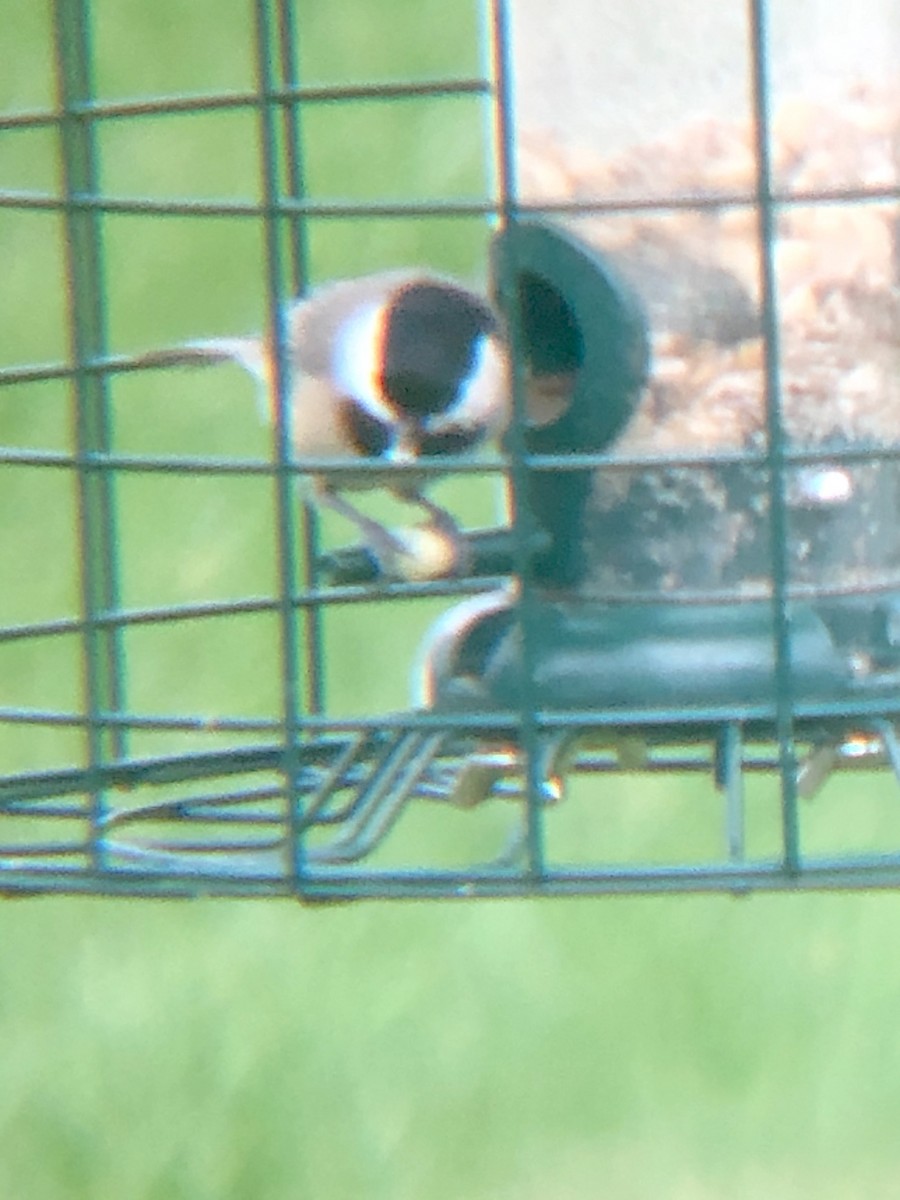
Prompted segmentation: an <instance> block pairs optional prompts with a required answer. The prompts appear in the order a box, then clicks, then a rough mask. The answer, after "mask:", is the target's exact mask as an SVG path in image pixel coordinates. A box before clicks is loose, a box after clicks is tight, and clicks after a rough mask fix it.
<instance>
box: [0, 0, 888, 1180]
mask: <svg viewBox="0 0 900 1200" xmlns="http://www.w3.org/2000/svg"><path fill="white" fill-rule="evenodd" d="M47 8H48V6H45V5H43V4H19V3H16V2H14V0H0V30H2V33H0V109H2V110H3V111H10V110H19V109H22V110H29V109H36V108H42V107H47V106H51V105H52V104H53V102H54V85H53V57H52V49H51V47H52V39H51V36H50V27H49V16H48V11H47ZM298 10H299V16H300V20H299V27H300V37H301V59H302V64H303V72H304V77H305V78H306V80H307V81H308V82H320V83H321V82H341V81H361V80H366V79H390V78H398V77H399V78H409V77H412V78H423V77H429V76H432V75H440V74H449V75H451V76H454V77H455V76H462V75H466V74H469V73H473V72H475V71H476V70H477V69H478V66H479V63H480V62H481V61H482V54H483V50H482V49H481V47H480V45H479V43H480V40H481V23H480V17H479V13H478V11H477V6H475V5H470V4H469V3H464V2H462V0H459V2H458V3H454V4H449V3H447V0H416V2H415V3H409V0H328V2H327V3H326V2H325V0H305V2H302V0H301V2H299V3H298ZM93 15H94V40H95V47H96V54H97V77H96V85H97V92H98V95H99V96H100V97H102V98H105V99H115V98H123V97H124V98H127V97H136V96H150V95H153V96H156V95H173V94H176V93H182V92H187V93H201V92H207V91H214V90H220V89H245V88H250V87H252V86H253V81H254V66H253V62H254V52H253V25H252V12H251V6H250V5H249V4H245V3H239V2H238V0H219V2H216V0H193V2H192V3H191V4H189V5H188V4H184V3H183V2H182V0H156V2H154V3H149V2H146V0H144V2H143V3H141V2H139V0H96V2H95V3H94V5H93ZM304 121H305V132H306V135H307V145H308V148H309V158H308V163H307V166H308V171H309V183H310V188H311V190H312V192H313V194H314V195H316V196H318V197H322V198H325V197H334V196H339V197H345V198H346V197H356V198H377V197H391V198H403V197H428V196H434V195H439V196H447V197H453V196H460V195H464V196H465V195H467V196H479V195H481V194H482V193H483V190H484V188H485V186H486V178H485V161H486V151H485V139H484V134H485V129H486V126H485V115H484V113H483V111H482V109H481V106H480V105H479V103H478V102H477V101H476V100H473V99H469V100H454V101H449V100H445V101H437V100H429V101H424V102H418V103H412V102H409V103H405V104H401V103H394V104H377V103H369V104H367V105H361V106H358V107H354V108H350V109H348V108H337V107H330V108H323V109H315V110H313V109H311V110H309V112H308V115H307V116H306V117H305V118H304ZM256 134H257V126H256V122H255V118H254V116H253V114H252V112H243V111H239V112H230V113H223V114H215V115H190V116H178V117H165V118H159V117H158V118H147V119H142V120H129V121H122V122H108V123H106V124H104V125H103V126H102V128H101V133H100V155H101V163H102V183H103V186H104V188H105V190H106V191H107V192H109V193H110V194H112V195H122V196H142V195H146V196H153V197H157V198H172V197H184V196H194V197H198V198H202V197H206V198H232V199H250V200H255V199H257V198H258V191H257V189H258V144H257V140H256ZM57 186H58V167H57V160H56V139H55V135H54V133H53V132H52V131H44V130H29V131H7V132H0V187H3V188H21V189H47V190H53V189H56V188H57ZM309 233H310V247H311V262H312V268H313V274H314V277H315V278H317V279H323V278H328V277H331V276H338V275H341V274H349V273H356V272H360V271H363V270H369V269H374V268H377V267H379V266H382V265H395V264H398V263H405V262H412V263H414V262H422V261H425V262H428V263H430V264H432V265H434V266H436V267H439V268H441V269H444V270H448V271H453V272H455V273H457V274H461V275H463V276H465V277H468V278H472V279H473V280H475V281H477V280H478V279H479V276H481V275H483V261H484V245H485V237H486V233H485V229H484V226H483V224H482V223H480V222H478V221H473V220H443V221H412V220H409V221H387V220H385V221H375V222H361V221H349V220H346V221H321V222H319V223H315V224H313V226H312V227H311V229H310V231H309ZM104 238H105V249H106V260H107V261H106V265H107V317H108V326H109V341H110V347H109V348H110V350H111V351H113V352H117V353H119V352H121V353H131V352H135V351H139V350H141V349H144V348H147V347H151V346H157V345H165V344H167V343H169V342H172V341H177V340H179V339H182V338H186V337H193V336H199V335H203V334H210V333H218V332H222V333H225V332H235V333H237V332H244V331H246V330H248V329H253V328H255V327H257V326H258V325H259V322H260V320H261V314H262V313H263V312H264V304H265V292H264V272H263V268H262V249H263V238H262V229H261V225H260V223H259V222H258V221H256V220H253V219H247V218H219V219H208V220H197V219H189V218H176V217H165V218H164V217H148V216H143V217H138V216H110V217H109V218H107V219H106V221H105V222H104ZM0 262H2V264H3V265H2V280H3V282H2V286H0V365H4V366H6V365H13V364H19V363H25V362H53V361H61V360H64V359H65V357H66V355H67V335H66V295H65V286H64V277H65V276H64V255H63V242H62V230H61V224H60V221H59V219H58V217H57V216H56V215H54V214H44V213H35V212H28V213H23V212H20V211H17V210H15V209H0ZM112 403H113V410H114V415H115V428H116V444H117V446H118V447H119V448H120V449H123V450H133V451H135V452H143V453H169V452H171V453H200V454H221V455H232V454H233V455H245V454H256V455H264V454H266V453H267V452H268V440H267V439H268V434H267V432H266V430H265V428H264V427H263V426H262V425H261V424H260V422H259V420H258V418H257V414H256V412H255V408H254V404H253V394H252V388H251V387H250V385H249V384H248V383H247V382H246V381H245V380H244V379H243V378H242V377H241V376H240V375H239V374H238V373H237V372H228V371H225V372H223V373H218V374H217V373H215V372H213V373H208V374H202V375H198V376H173V375H171V374H166V375H165V376H163V375H159V374H155V373H154V374H145V375H141V376H123V377H119V378H117V379H116V380H115V381H114V383H113V385H112ZM0 438H2V440H3V441H4V442H6V443H9V444H12V445H21V446H35V447H44V448H57V449H66V448H69V447H70V446H71V438H72V432H71V420H70V401H69V394H68V390H67V388H66V387H65V386H64V385H62V384H52V383H50V384H40V385H38V384H35V385H29V386H16V387H8V388H2V389H0ZM444 487H445V490H444V491H443V492H439V495H442V496H445V497H450V499H451V501H452V503H453V504H454V507H455V508H456V509H457V510H458V511H459V512H460V514H461V515H462V516H463V517H466V518H467V519H473V520H474V519H483V518H484V517H485V514H488V515H490V513H491V511H492V508H493V505H494V504H495V498H494V492H493V488H492V486H491V485H490V484H489V483H488V482H487V481H483V482H481V483H479V484H478V485H472V486H466V487H465V488H461V487H460V485H458V484H456V485H452V484H447V485H444ZM118 499H119V503H120V516H121V520H120V533H121V555H122V564H121V565H122V578H123V602H124V603H125V604H127V605H129V606H140V605H145V604H146V605H159V604H165V603H171V602H190V601H194V600H204V599H211V598H228V597H235V596H242V595H248V594H250V595H257V594H267V593H271V591H272V589H273V588H274V586H275V581H276V574H275V557H274V553H273V545H274V543H273V539H272V533H271V526H272V497H271V489H270V487H269V485H268V483H267V482H266V481H264V480H256V479H244V478H237V479H232V478H224V479H223V478H196V479H186V478H181V477H177V478H169V477H165V476H142V475H139V476H128V477H125V478H123V479H122V480H121V483H120V487H119V491H118ZM74 502H75V487H74V483H73V479H72V478H71V476H70V475H69V473H67V472H65V471H51V470H38V469H34V468H28V469H26V468H24V467H22V468H16V467H11V466H8V465H7V466H4V467H3V468H2V471H0V561H2V564H3V577H4V586H3V589H2V594H0V620H2V622H3V623H4V624H6V623H12V622H16V621H29V620H39V619H43V618H47V619H52V618H54V617H58V616H60V615H66V614H71V613H74V612H77V611H78V605H79V597H78V574H77V561H78V547H77V540H76V538H75V533H74V516H73V512H74ZM327 533H328V536H329V537H334V538H336V539H337V540H339V541H340V540H343V539H344V538H345V537H346V529H343V528H341V527H340V525H339V523H338V524H336V525H334V526H332V525H329V526H328V528H327ZM442 607H443V605H441V604H440V603H437V602H429V603H419V604H416V605H399V606H390V605H381V606H375V605H372V606H369V607H367V608H357V609H354V610H348V611H346V612H340V613H336V614H334V616H333V617H332V616H329V619H328V621H327V622H326V626H327V628H326V633H327V649H328V656H329V658H328V662H329V667H328V676H329V677H328V693H329V708H330V710H331V711H334V712H339V713H350V712H370V711H379V710H381V709H385V710H387V709H390V708H392V707H395V706H399V705H402V704H404V703H405V702H406V696H407V680H406V673H407V672H406V664H407V663H408V661H409V659H410V656H411V654H412V651H413V649H414V647H415V644H416V642H417V640H418V638H419V636H420V635H421V632H422V631H423V630H424V629H425V628H426V627H427V624H428V621H429V620H430V619H431V617H433V615H434V614H435V612H437V611H440V610H441V609H442ZM373 629H375V630H376V631H377V632H376V633H375V634H373ZM126 650H127V655H128V663H129V674H130V678H129V700H130V703H131V705H132V707H134V708H135V709H136V710H138V711H142V712H150V713H153V712H156V713H159V712H176V713H184V712H208V713H219V712H225V713H229V712H231V713H242V714H247V715H263V716H265V715H271V714H273V713H277V711H278V703H279V691H278V673H277V663H278V659H277V627H276V625H275V622H274V620H272V619H271V618H241V619H237V618H234V619H232V620H229V621H224V622H207V623H200V622H194V623H185V624H181V625H176V626H171V627H169V626H164V627H159V628H156V627H153V628H148V629H144V630H139V631H132V632H131V633H129V634H128V635H127V645H126ZM361 664H364V665H361ZM398 664H399V668H398ZM80 689H81V681H80V660H79V648H78V646H77V644H75V642H74V641H69V640H67V639H43V640H40V641H35V642H29V643H26V644H24V645H16V644H12V645H3V647H2V653H0V703H2V704H4V705H13V704H15V705H22V706H26V705H34V706H39V707H52V706H59V707H62V708H70V709H72V708H74V709H77V708H78V706H79V705H80V703H81V690H80ZM202 744H206V743H203V742H202V739H197V738H190V737H188V736H186V735H177V736H176V735H173V734H167V735H161V734H149V733H148V734H144V735H140V736H136V737H135V739H134V742H133V749H134V750H135V752H136V753H140V752H146V753H155V752H163V751H168V750H174V749H179V748H188V749H189V748H193V747H195V746H198V745H202ZM0 754H2V763H3V768H2V769H3V770H4V771H11V770H19V769H26V768H33V767H41V766H52V765H56V764H65V763H68V762H71V761H80V758H81V755H82V754H83V746H82V744H81V741H80V739H79V738H78V737H76V735H74V734H70V733H65V732H60V731H47V730H45V729H35V728H30V727H27V726H25V727H4V728H3V729H0ZM708 793H709V789H708V788H706V787H705V786H704V785H700V784H697V783H694V782H690V783H686V782H684V781H682V780H654V781H653V782H652V783H647V782H644V781H641V780H632V779H628V780H624V781H622V782H620V783H616V784H606V785H604V789H603V791H602V793H601V795H600V799H601V800H602V803H601V802H598V800H597V796H596V795H595V793H594V792H593V791H592V790H591V789H590V787H585V786H580V787H579V788H578V789H576V795H575V796H574V797H573V800H572V802H571V804H569V805H567V806H563V807H562V808H561V809H560V811H559V814H558V815H556V814H554V815H553V816H551V818H550V822H549V824H550V825H551V826H552V829H551V836H552V837H555V836H557V833H556V831H557V830H559V831H560V832H559V840H560V844H561V845H562V846H563V847H566V846H569V847H571V846H574V845H578V844H587V845H592V846H595V845H596V844H597V842H596V841H595V842H591V841H590V839H591V838H592V837H594V838H601V839H605V840H604V841H602V842H601V843H600V844H602V845H603V846H604V848H606V849H607V850H608V851H609V852H610V853H621V855H622V857H625V858H627V857H629V856H637V857H638V858H642V859H646V860H650V861H653V860H656V861H663V860H664V859H665V858H666V857H667V856H668V857H671V856H672V855H673V854H674V855H676V856H677V855H678V854H683V855H684V856H685V857H686V858H688V859H690V858H691V857H692V856H702V855H706V854H709V853H714V852H717V851H718V852H721V847H720V846H717V844H716V840H715V839H716V838H717V837H719V836H720V834H719V833H718V832H717V831H718V826H717V824H716V821H715V817H716V814H717V813H718V811H719V804H718V801H717V800H716V799H715V798H714V797H713V796H712V795H711V793H709V794H708ZM750 798H751V810H752V811H751V830H750V833H751V844H753V839H754V838H756V839H757V843H756V844H757V846H758V847H759V848H762V847H765V846H769V845H770V844H771V843H772V841H773V839H774V837H775V835H776V833H777V828H778V812H777V796H776V794H775V789H774V787H773V786H770V785H768V784H767V785H760V786H757V787H754V788H753V789H751V793H750ZM892 806H895V797H893V796H892V794H891V789H890V788H889V787H888V785H887V784H886V783H884V782H881V781H879V782H878V783H877V784H875V783H873V782H872V781H871V780H870V781H867V782H866V781H861V780H860V779H856V780H853V781H850V782H847V781H844V780H842V781H840V782H837V783H832V784H830V785H829V786H828V787H827V788H826V789H825V791H824V792H823V794H822V796H821V797H820V798H819V799H817V800H816V802H815V804H814V805H812V806H807V808H805V809H804V813H803V821H804V824H805V826H807V827H808V830H809V833H810V836H811V838H812V841H813V844H814V845H815V846H816V847H818V848H822V849H827V848H829V847H830V848H832V849H837V848H845V847H846V846H848V845H849V844H857V843H858V844H859V845H860V846H861V847H868V846H871V845H875V844H878V843H879V842H880V841H881V840H882V839H884V838H886V837H887V835H888V834H889V833H893V831H894V829H895V827H896V823H897V820H898V819H900V818H898V817H896V816H894V815H892V811H893V809H892ZM508 821H509V813H508V812H505V811H499V812H494V811H488V812H486V813H484V814H481V813H471V814H470V813H458V814H448V815H442V816H441V818H440V819H439V820H436V819H433V818H431V817H429V815H428V814H425V815H422V814H414V815H413V819H412V820H411V822H410V823H409V829H407V830H405V831H404V832H402V834H401V837H400V839H399V845H400V850H399V851H398V853H400V854H402V855H405V856H406V857H407V859H408V860H409V859H411V860H413V861H415V856H416V853H417V846H418V844H419V843H418V841H417V839H419V838H421V839H422V844H423V845H425V844H428V845H431V841H433V840H434V839H435V838H436V837H437V839H438V840H439V841H440V845H441V847H442V850H443V852H446V853H448V854H450V856H451V857H452V855H453V854H454V853H457V852H458V853H459V854H460V855H462V854H463V853H464V852H467V851H468V850H470V849H471V845H472V843H473V842H474V841H475V840H476V839H477V838H480V837H482V836H485V837H486V838H487V839H488V840H487V842H486V843H485V844H484V850H485V853H487V852H489V851H490V849H491V848H493V846H494V845H495V842H496V841H497V839H500V838H502V836H503V830H504V829H505V828H506V826H507V823H508ZM435 830H437V833H435ZM710 831H712V832H710ZM429 839H431V841H429ZM491 839H494V840H493V841H492V840H491ZM898 916H900V914H898V900H897V897H896V896H894V895H891V894H888V893H885V894H883V895H867V896H866V895H846V896H806V895H804V896H799V895H798V896H790V895H788V896H778V897H757V898H754V899H750V900H735V899H728V898H718V897H716V898H668V899H648V898H638V899H616V900H581V901H553V902H550V901H509V902H497V903H456V904H443V905H441V904H437V903H431V904H413V903H404V904H393V905H392V904H367V905H360V906H357V907H346V908H336V909H326V910H321V911H319V910H303V909H301V908H300V907H299V906H294V905H291V904H288V903H275V902H272V903H263V902H258V903H251V902H235V901H230V902H212V901H198V902H194V903H188V902H168V903H164V902H156V903H153V902H138V901H101V900H96V901H89V900H71V899H54V900H42V901H23V902H20V903H13V902H8V903H6V904H5V905H4V906H3V907H2V908H0V1196H2V1197H6V1196H9V1197H14V1196H15V1197H19V1196H21V1197H28V1198H29V1200H50V1198H53V1200H56V1198H59V1197H85V1198H88V1197H90V1198H91V1200H112V1198H114V1197H116V1198H118V1197H123V1196H129V1197H139V1198H154V1200H155V1198H159V1200H179V1198H181V1197H184V1198H191V1200H204V1198H206V1197H209V1198H210V1200H212V1198H216V1200H221V1198H223V1197H234V1198H235V1200H243V1198H245V1197H254V1200H268V1198H274V1197H295V1196H296V1197H307V1196H308V1197H316V1198H317V1200H344V1198H346V1200H350V1198H351V1197H353V1198H356V1197H359V1196H368V1197H375V1198H378V1197H385V1198H388V1197H390V1198H391V1200H404V1198H406V1197H409V1198H413V1197H415V1198H416V1200H421V1198H424V1197H428V1198H429V1200H462V1198H463V1197H465V1198H466V1200H480V1198H485V1200H486V1198H488V1197H490V1198H491V1200H507V1198H508V1200H512V1198H513V1197H515V1198H516V1200H532V1198H534V1200H538V1198H540V1200H544V1198H552V1200H570V1198H576V1197H578V1198H583V1197H604V1198H609V1200H650V1198H651V1197H657V1196H671V1197H675V1198H676V1200H706V1198H707V1197H710V1198H711V1197H722V1196H728V1197H733V1198H736V1200H744V1198H747V1200H749V1198H753V1200H756V1198H757V1197H767V1200H793V1198H794V1197H807V1196H815V1197H817V1198H822V1200H828V1198H831V1197H834V1198H837V1197H841V1198H843V1197H846V1196H848V1195H857V1194H860V1195H867V1196H869V1197H893V1196H896V1195H898V1194H900V1183H898V1182H897V1160H898V1152H897V1133H896V1131H897V1128H898V1119H900V1062H898V1059H900V1051H898V1040H897V1038H896V1036H895V1034H894V1021H895V1016H896V1011H897V1000H898V969H897V968H896V967H894V966H893V965H892V963H893V957H894V952H895V947H896V944H897V941H896V931H897V926H898Z"/></svg>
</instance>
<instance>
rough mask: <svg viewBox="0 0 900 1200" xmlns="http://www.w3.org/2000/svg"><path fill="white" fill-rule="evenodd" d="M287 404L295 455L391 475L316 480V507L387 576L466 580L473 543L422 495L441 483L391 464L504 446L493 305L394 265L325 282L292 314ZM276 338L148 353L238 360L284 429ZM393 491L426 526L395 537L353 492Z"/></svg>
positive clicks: (504, 358)
mask: <svg viewBox="0 0 900 1200" xmlns="http://www.w3.org/2000/svg"><path fill="white" fill-rule="evenodd" d="M283 328H284V357H283V369H284V371H285V373H286V376H287V377H286V379H285V380H284V381H283V386H284V394H285V396H286V398H287V403H288V404H289V406H290V415H289V429H290V437H291V444H292V449H293V452H294V454H295V455H296V456H297V457H298V458H303V459H310V460H315V459H323V460H330V461H331V462H334V461H340V460H344V459H345V460H347V462H353V461H355V460H356V459H369V460H378V461H379V462H381V463H383V464H384V467H385V470H384V471H381V470H377V469H371V468H370V469H368V470H366V471H362V470H361V471H360V472H359V473H358V474H357V473H355V472H352V471H350V472H348V471H346V470H341V471H340V472H338V471H332V472H330V473H329V471H328V469H327V467H323V470H322V471H321V472H316V471H314V470H312V471H311V472H310V478H311V483H312V492H313V499H314V500H315V502H316V503H318V505H319V506H321V507H323V508H328V509H331V510H332V511H334V512H337V513H339V514H340V515H341V516H343V517H344V518H346V519H347V520H349V521H350V522H352V523H353V524H354V525H355V526H356V528H357V529H358V530H359V531H360V533H361V535H362V537H363V540H364V542H365V544H366V546H367V547H368V548H369V549H370V550H371V551H372V553H373V554H374V556H375V557H376V559H377V560H378V564H379V567H380V570H381V573H382V574H384V575H387V576H389V577H400V578H430V577H434V576H436V575H445V574H455V573H460V572H461V571H462V570H464V565H465V557H466V553H465V542H464V539H463V536H462V534H461V533H460V530H459V528H458V526H457V524H456V521H455V520H454V518H453V517H452V516H451V514H450V513H449V512H448V511H447V510H446V509H444V508H442V507H441V506H440V505H438V504H436V503H434V501H432V500H430V499H429V498H428V497H427V496H426V495H425V494H424V489H425V487H426V486H427V484H428V483H429V481H430V480H431V478H433V473H432V472H428V473H427V474H426V473H425V472H422V473H421V474H417V473H416V472H415V471H410V470H403V471H396V470H394V468H396V467H398V466H402V465H404V464H414V463H415V462H417V461H420V460H422V459H434V458H445V457H447V456H453V455H459V454H464V453H467V452H469V451H473V450H475V449H477V448H479V447H480V446H482V445H483V444H484V443H485V442H487V441H490V440H492V439H496V438H499V437H500V436H501V435H502V434H503V432H504V431H505V429H506V428H507V426H508V424H509V421H510V418H511V412H512V384H511V369H510V364H509V358H508V353H507V343H506V338H505V335H504V330H503V326H502V322H501V320H500V318H499V316H498V315H497V313H496V312H495V310H494V309H493V308H492V306H491V305H490V304H489V303H488V301H487V300H486V299H484V298H483V297H481V296H480V295H479V294H478V293H476V292H475V291H473V290H471V289H470V288H468V287H466V286H464V285H463V284H462V283H460V282H458V281H457V280H455V279H453V278H450V277H449V276H445V275H441V274H439V273H437V272H435V271H432V270H431V269H424V268H423V269H418V268H408V269H404V268H401V269H395V270H387V271H381V272H377V273H375V274H369V275H362V276H357V277H355V278H347V279H338V280H334V281H332V282H330V283H325V284H322V285H320V286H318V287H316V288H314V289H313V290H311V291H310V292H309V293H308V294H307V295H306V296H304V297H301V298H300V299H299V300H296V301H294V302H293V303H291V304H290V305H288V306H287V308H286V309H285V312H284V322H283ZM275 358H276V355H275V347H274V344H273V340H272V337H271V336H270V335H265V334H262V335H255V336H248V337H213V338H208V339H203V340H199V341H190V342H185V343H183V344H182V345H180V346H177V347H173V348H171V349H169V350H164V351H157V352H155V353H152V354H151V355H149V356H145V361H147V360H149V361H152V363H153V365H157V366H159V365H167V366H170V365H181V366H184V365H211V364H215V363H222V362H229V361H231V362H234V363H236V364H238V365H239V366H241V367H242V368H244V370H246V371H247V372H249V374H250V375H252V376H253V377H254V378H255V379H256V381H257V383H258V385H259V386H260V389H261V398H262V400H263V401H264V405H265V409H266V410H267V412H268V414H269V417H270V418H271V420H272V421H273V423H274V422H275V421H276V419H277V413H278V396H277V389H276V369H275ZM367 488H385V489H387V490H388V491H390V492H391V493H392V494H394V495H395V496H396V497H398V498H399V499H401V500H403V501H406V502H409V503H410V504H413V505H416V506H418V507H419V508H420V509H421V510H423V512H424V513H425V514H426V517H427V521H426V522H424V523H423V524H422V525H420V526H417V527H415V528H413V529H409V530H405V531H399V530H390V529H388V528H387V527H385V526H384V525H382V524H380V523H379V522H378V521H376V520H374V519H373V518H371V517H369V516H367V515H366V514H365V513H363V512H362V511H361V510H360V509H359V508H358V507H357V506H356V504H355V503H353V502H352V501H351V500H350V499H349V498H348V497H347V496H346V495H345V494H344V493H345V492H347V491H357V490H362V489H367Z"/></svg>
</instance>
